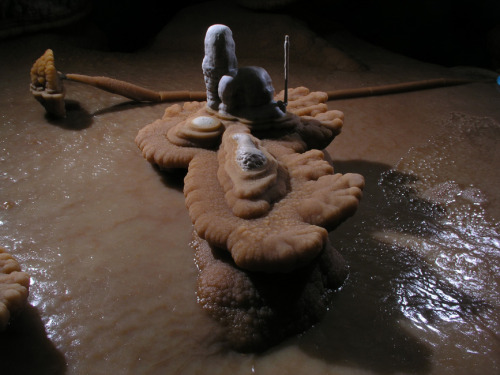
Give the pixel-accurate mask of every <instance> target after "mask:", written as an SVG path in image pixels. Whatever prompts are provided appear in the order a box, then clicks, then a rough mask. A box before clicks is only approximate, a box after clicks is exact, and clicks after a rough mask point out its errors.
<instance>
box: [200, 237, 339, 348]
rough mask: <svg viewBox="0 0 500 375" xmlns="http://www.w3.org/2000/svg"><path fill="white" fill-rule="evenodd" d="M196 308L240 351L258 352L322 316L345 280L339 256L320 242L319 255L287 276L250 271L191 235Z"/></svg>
mask: <svg viewBox="0 0 500 375" xmlns="http://www.w3.org/2000/svg"><path fill="white" fill-rule="evenodd" d="M193 247H194V249H195V259H196V265H197V266H198V269H199V271H200V273H199V275H198V290H197V297H198V302H199V303H200V305H201V306H202V307H203V309H205V310H206V311H207V312H208V313H209V314H210V315H211V316H212V317H213V318H214V319H215V320H217V321H218V322H219V323H220V325H221V326H222V327H223V329H224V334H225V339H226V341H227V342H228V343H229V345H230V346H231V347H232V348H235V349H237V350H239V351H262V350H265V349H267V348H269V347H270V346H272V345H274V344H276V343H278V342H280V341H282V340H283V339H285V338H287V337H290V336H291V335H293V334H298V333H301V332H303V331H305V330H307V329H309V328H310V327H311V326H312V325H313V324H315V323H317V322H318V321H319V320H320V319H321V318H322V317H323V316H324V314H325V313H326V311H327V307H328V305H329V304H330V303H331V297H332V296H333V292H334V290H336V289H338V288H339V287H340V286H341V285H342V283H343V282H344V279H345V277H346V276H347V267H346V264H345V261H344V259H343V258H342V256H341V255H340V254H339V253H338V252H337V251H336V250H335V249H334V248H333V247H332V246H331V244H330V243H329V242H326V243H325V247H324V249H323V250H322V251H321V253H320V254H319V256H318V257H317V258H316V259H315V260H314V261H312V262H311V263H309V264H308V265H307V266H305V267H303V268H300V269H298V270H295V271H293V272H290V273H272V274H269V273H262V272H251V271H246V270H243V269H241V268H239V267H237V266H236V265H235V264H234V262H233V260H232V259H231V257H230V256H228V254H227V252H226V251H224V250H221V249H218V248H215V247H211V246H210V245H209V244H208V243H207V242H206V241H205V240H202V239H201V238H200V237H199V236H198V235H197V234H196V233H194V239H193Z"/></svg>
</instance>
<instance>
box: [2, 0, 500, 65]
mask: <svg viewBox="0 0 500 375" xmlns="http://www.w3.org/2000/svg"><path fill="white" fill-rule="evenodd" d="M201 2H204V0H177V1H175V0H174V1H172V0H0V42H1V40H2V38H5V37H9V38H10V37H15V36H18V35H19V34H23V33H27V32H40V31H46V30H41V28H34V29H33V28H32V30H31V31H27V30H26V26H28V27H31V26H33V25H34V24H36V23H39V24H43V23H44V22H45V23H46V24H49V25H50V26H49V27H48V28H50V29H51V30H53V31H55V32H62V33H73V34H75V35H79V36H82V35H83V36H84V37H87V38H90V39H91V40H92V42H94V44H93V47H94V48H95V46H96V45H98V48H102V49H106V50H111V51H120V52H134V51H137V50H139V49H141V48H145V47H147V46H148V44H149V43H151V42H152V41H153V39H154V37H155V35H156V34H157V33H158V32H159V31H160V30H161V29H162V28H163V27H164V26H165V25H166V24H167V23H168V22H169V20H171V19H172V18H173V17H175V15H176V13H177V12H179V11H180V10H182V9H183V8H185V7H188V6H191V5H195V4H197V3H201ZM226 3H227V4H231V5H235V4H237V5H238V6H241V7H245V8H247V9H251V10H253V11H255V12H274V13H279V14H286V15H290V16H292V17H294V18H296V19H298V20H301V21H302V22H304V23H305V24H307V26H308V27H309V28H310V29H311V30H313V31H315V32H316V33H317V34H319V35H320V36H327V35H331V34H333V33H335V32H339V31H346V32H349V33H351V34H353V35H355V36H356V37H359V38H361V39H363V40H366V41H368V42H370V43H372V44H375V45H377V46H379V47H383V48H386V49H388V50H391V51H394V52H396V53H400V54H403V55H406V56H409V57H412V58H415V59H417V60H421V61H424V62H430V63H436V64H440V65H444V66H458V65H469V66H477V67H481V68H487V69H490V70H496V71H497V72H499V73H500V0H227V1H226ZM221 4H222V5H221ZM224 5H225V3H224V2H223V1H222V2H219V3H218V6H220V8H221V9H222V10H223V9H224ZM75 14H79V15H82V14H84V15H85V16H84V17H83V18H81V17H76V18H77V19H75V20H70V19H71V16H74V15H75ZM61 20H62V21H64V20H66V21H67V22H66V23H65V24H64V25H63V23H64V22H61V25H59V26H58V27H57V28H56V27H54V25H53V21H61ZM13 26H14V27H13ZM18 26H21V28H20V29H21V31H19V27H18ZM16 27H17V29H18V31H17V32H14V33H12V30H13V29H16ZM5 31H7V32H5ZM13 35H14V36H13ZM96 42H97V43H96ZM89 45H90V44H89Z"/></svg>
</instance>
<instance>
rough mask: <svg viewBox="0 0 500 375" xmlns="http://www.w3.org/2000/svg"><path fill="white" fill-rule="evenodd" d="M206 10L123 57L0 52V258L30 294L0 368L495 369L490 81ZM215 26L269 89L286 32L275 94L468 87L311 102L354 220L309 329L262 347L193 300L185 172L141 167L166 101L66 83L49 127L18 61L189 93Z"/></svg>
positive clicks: (338, 237)
mask: <svg viewBox="0 0 500 375" xmlns="http://www.w3.org/2000/svg"><path fill="white" fill-rule="evenodd" d="M207 9H208V10H207ZM222 9H224V12H222ZM209 10H210V8H207V7H206V6H205V4H199V5H196V6H194V7H193V8H186V9H185V10H183V11H182V12H180V13H178V14H177V15H175V16H174V17H173V18H172V19H171V21H170V22H168V23H167V24H166V25H165V27H164V29H163V31H162V32H160V33H159V34H158V36H157V38H156V40H155V41H154V42H153V43H152V44H151V45H148V46H145V47H144V48H143V49H141V50H139V51H136V52H134V53H124V52H112V51H106V50H102V49H100V47H102V43H101V44H100V43H98V42H97V41H96V39H95V38H96V37H95V34H91V36H92V37H88V35H87V39H85V38H83V37H82V36H81V35H74V32H73V33H69V32H68V33H66V32H60V31H54V32H50V33H49V32H47V33H39V34H31V35H24V36H18V37H16V38H15V39H5V40H2V41H1V43H0V64H1V69H0V90H1V94H2V101H0V150H1V151H0V165H1V173H2V180H1V182H0V188H1V191H2V193H1V202H0V224H1V225H0V240H1V242H0V246H1V247H2V248H5V249H6V251H7V252H8V253H10V254H12V256H14V257H15V259H16V260H17V261H18V263H19V264H20V266H21V269H22V270H23V271H25V272H27V273H28V274H29V275H30V277H31V284H30V295H29V298H28V306H26V308H25V309H24V310H23V311H22V312H21V313H20V314H19V315H18V316H17V317H16V319H14V320H13V321H11V323H10V324H9V326H8V327H7V329H6V330H5V331H4V332H2V333H0V347H1V349H2V350H1V352H0V363H1V370H0V372H1V373H2V374H3V373H6V374H35V373H36V374H63V373H64V374H71V375H72V374H87V373H88V374H118V373H120V374H165V373H172V374H173V373H177V374H207V373H210V374H248V373H258V374H276V373H280V374H287V373H288V374H341V375H344V374H346V375H347V374H387V373H401V374H415V373H419V374H494V373H498V371H499V370H500V363H499V360H498V358H500V356H499V350H500V348H499V346H500V344H499V341H498V337H499V332H500V327H499V322H500V295H499V290H500V285H499V284H500V279H499V275H500V269H499V267H500V266H499V264H500V259H499V253H500V252H499V248H500V233H499V232H500V228H499V220H500V200H499V195H498V186H500V181H499V177H498V173H496V171H497V170H498V166H499V165H500V153H499V149H498V141H499V139H500V106H499V105H498V103H500V92H499V91H498V88H497V86H496V84H495V83H494V81H491V82H485V81H484V80H483V78H484V77H485V76H487V77H489V75H490V73H491V72H484V71H483V70H479V69H477V68H467V67H462V68H448V67H444V66H441V65H434V64H430V63H424V62H422V61H418V60H414V59H410V58H407V57H403V56H401V55H398V54H395V53H392V52H389V51H387V50H385V49H382V48H380V47H377V46H374V45H371V44H368V43H366V42H364V41H361V40H359V39H357V38H355V37H353V36H350V35H348V34H345V33H338V34H337V33H332V34H328V35H323V37H322V38H320V37H317V36H316V34H315V33H314V32H313V31H312V30H309V29H308V28H307V27H306V26H305V25H304V24H303V23H300V22H296V21H295V20H294V19H293V18H291V17H288V16H284V15H279V14H277V13H265V14H262V16H261V18H259V17H258V16H256V14H257V15H258V13H255V12H251V11H248V10H244V9H238V10H234V9H233V8H231V7H228V6H225V7H221V8H219V10H218V11H209ZM218 14H219V15H218ZM202 15H203V17H202ZM256 19H257V20H259V19H260V20H261V22H256ZM186 20H190V22H187V21H186ZM214 23H224V24H226V25H228V26H230V27H231V29H232V31H233V36H234V39H235V41H236V45H237V51H236V53H237V55H238V64H239V66H249V65H257V66H262V67H264V68H265V69H266V70H267V71H268V72H269V75H270V76H271V77H272V78H273V83H274V86H275V88H276V92H279V91H281V89H282V84H281V78H280V77H282V75H283V60H282V51H283V49H282V48H283V45H282V42H283V36H284V34H285V33H287V34H289V35H290V41H291V46H290V60H291V70H290V87H301V86H304V87H308V88H309V89H311V91H329V90H333V89H344V88H359V87H365V86H376V85H382V84H393V83H399V82H405V81H416V80H421V79H422V80H423V79H432V78H441V77H444V78H476V77H479V79H478V82H475V83H471V84H467V85H461V86H453V87H444V88H435V89H432V90H421V91H413V92H408V93H399V94H397V95H386V96H375V97H364V98H356V99H343V100H342V99H341V100H335V101H329V102H327V103H326V105H327V107H328V109H329V110H339V111H341V112H343V113H344V116H345V118H344V123H343V127H342V132H341V133H340V134H339V135H338V136H337V137H336V138H335V140H334V141H333V142H332V143H331V145H329V146H328V147H327V148H326V153H325V155H329V157H330V158H331V161H332V165H333V169H334V171H335V173H342V174H347V173H351V172H352V173H359V174H361V175H363V176H364V177H365V182H366V183H365V187H364V190H363V199H362V201H361V203H360V206H359V208H358V210H357V212H356V214H355V215H354V216H353V217H351V218H349V220H348V221H346V222H345V223H343V224H341V225H340V226H339V227H337V228H336V229H335V230H334V231H332V232H331V233H330V234H329V235H328V239H329V241H330V243H331V245H332V246H333V248H334V249H336V250H337V251H338V252H339V253H340V254H341V255H342V257H343V258H344V259H345V261H346V264H347V265H348V267H349V276H348V278H347V280H346V282H345V284H344V285H343V287H342V288H341V289H340V290H339V291H337V292H335V293H333V295H331V296H329V302H328V303H329V305H328V307H329V310H328V311H327V312H326V314H325V316H324V317H322V319H321V321H320V322H318V323H317V324H315V325H314V327H312V328H311V329H308V330H307V331H305V332H303V333H301V334H297V335H294V336H292V337H290V338H288V339H286V340H284V341H282V342H280V343H278V344H277V345H276V346H274V347H272V348H271V349H270V350H268V351H266V352H264V353H259V354H252V353H240V352H237V351H234V350H231V349H229V348H227V346H225V345H224V343H223V340H222V339H221V337H222V332H221V329H220V325H219V324H218V323H217V322H215V321H214V320H213V319H212V318H211V317H210V316H209V315H208V314H207V313H206V311H205V310H204V309H202V308H201V307H200V305H199V304H198V303H197V295H196V291H197V288H198V270H197V268H196V265H195V262H194V257H195V251H194V250H193V248H192V247H191V245H190V244H191V241H192V231H193V226H192V223H191V220H190V217H189V212H188V210H187V209H186V206H185V197H184V194H183V189H184V182H183V179H184V176H185V172H183V171H169V172H167V171H162V170H160V169H159V168H157V167H154V166H152V165H151V164H150V163H148V162H146V161H145V159H144V157H143V155H142V154H141V151H140V150H139V149H138V148H137V145H136V144H135V142H134V139H135V137H136V135H137V134H138V132H139V130H140V129H142V128H144V126H145V125H147V124H152V123H154V122H155V121H156V120H157V119H161V118H162V117H163V116H164V114H165V110H166V109H167V108H168V107H169V106H171V104H167V103H163V104H155V105H149V104H148V105H146V104H134V103H131V102H130V101H128V100H126V99H123V98H122V97H120V96H118V95H114V94H110V93H106V92H103V91H99V90H97V89H96V88H94V87H89V86H85V85H81V84H78V83H75V82H65V89H66V93H65V100H66V118H65V119H58V120H55V119H52V118H50V117H46V116H45V110H44V108H43V107H42V106H41V105H40V104H39V103H37V102H36V100H34V98H33V95H32V94H31V93H30V90H29V71H30V68H31V66H32V65H33V62H34V61H35V60H36V59H37V58H39V57H40V56H41V55H42V54H43V53H44V51H45V50H47V49H48V48H50V49H52V50H53V51H54V54H55V56H56V59H57V68H58V69H61V70H62V71H65V72H74V73H81V74H88V75H102V76H109V77H113V78H116V79H121V80H125V81H129V82H133V83H135V84H138V85H140V86H144V87H148V88H150V89H152V90H156V91H160V90H190V91H202V90H204V82H203V75H202V72H201V60H202V58H203V37H204V32H205V31H206V28H207V26H209V25H211V24H214ZM255 29H258V30H259V33H257V34H255V35H250V33H249V32H248V31H249V30H255ZM266 33H267V34H266ZM264 35H271V36H272V37H269V38H268V39H266V38H265V37H264ZM276 35H278V36H279V37H278V36H276ZM274 40H276V43H274V42H273V41H274ZM94 42H95V45H96V48H94V47H93V46H94ZM273 43H274V44H273ZM334 46H335V47H334ZM340 48H341V49H342V50H343V51H345V53H340V54H339V53H338V51H340ZM255 50H257V53H255V52H254V51H255ZM240 51H241V52H240ZM300 56H304V58H303V59H301V57H300ZM336 58H337V59H336ZM335 61H337V62H338V63H337V64H335V63H334V62H335ZM353 61H355V62H357V64H353V63H352V62H353ZM361 67H364V69H361ZM179 104H180V105H181V108H182V104H183V103H179ZM181 157H192V156H190V155H187V156H186V155H184V156H181ZM316 286H317V287H318V288H319V289H317V290H321V289H320V284H318V285H316V284H315V287H316ZM318 293H319V292H318ZM242 301H243V299H242Z"/></svg>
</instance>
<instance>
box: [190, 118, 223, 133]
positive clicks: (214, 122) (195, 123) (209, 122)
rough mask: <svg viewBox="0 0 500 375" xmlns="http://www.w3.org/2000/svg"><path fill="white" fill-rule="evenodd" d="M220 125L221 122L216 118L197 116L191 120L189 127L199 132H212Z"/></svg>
mask: <svg viewBox="0 0 500 375" xmlns="http://www.w3.org/2000/svg"><path fill="white" fill-rule="evenodd" d="M221 126H222V123H221V122H220V121H219V120H218V119H216V118H214V117H210V116H199V117H196V118H194V119H193V120H192V121H191V127H193V128H195V129H196V130H199V131H201V132H212V131H215V130H217V129H219V128H220V127H221Z"/></svg>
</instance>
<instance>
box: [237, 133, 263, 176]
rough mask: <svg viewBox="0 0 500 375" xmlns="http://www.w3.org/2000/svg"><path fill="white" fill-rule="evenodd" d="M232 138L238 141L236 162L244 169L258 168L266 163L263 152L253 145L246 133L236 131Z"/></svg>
mask: <svg viewBox="0 0 500 375" xmlns="http://www.w3.org/2000/svg"><path fill="white" fill-rule="evenodd" d="M233 139H234V140H235V141H236V142H238V148H237V149H236V162H237V163H238V165H239V166H240V168H241V169H243V170H244V171H248V170H255V169H260V168H262V167H263V166H265V165H266V163H267V158H266V156H265V155H264V153H263V152H262V151H261V150H259V149H258V148H257V146H255V144H254V143H253V142H252V139H251V138H250V136H249V135H248V134H245V133H236V134H234V135H233Z"/></svg>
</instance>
